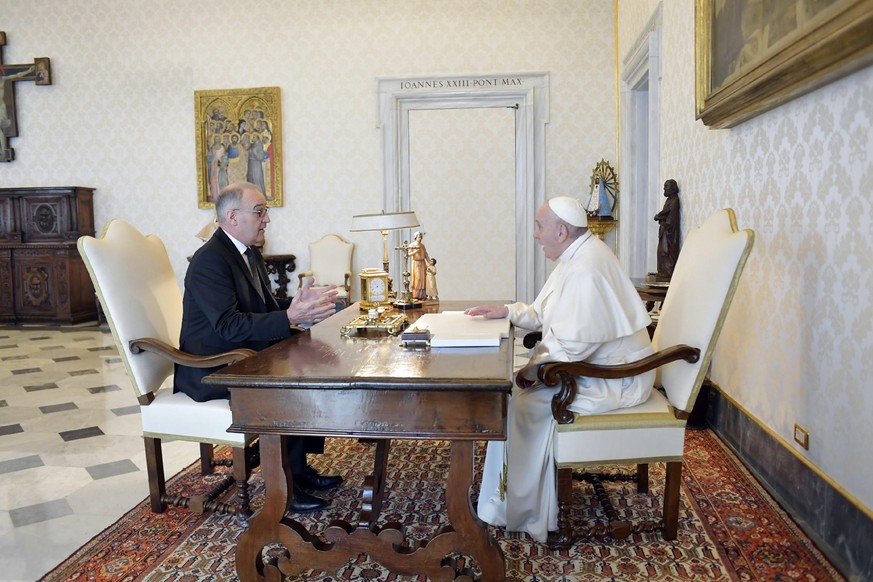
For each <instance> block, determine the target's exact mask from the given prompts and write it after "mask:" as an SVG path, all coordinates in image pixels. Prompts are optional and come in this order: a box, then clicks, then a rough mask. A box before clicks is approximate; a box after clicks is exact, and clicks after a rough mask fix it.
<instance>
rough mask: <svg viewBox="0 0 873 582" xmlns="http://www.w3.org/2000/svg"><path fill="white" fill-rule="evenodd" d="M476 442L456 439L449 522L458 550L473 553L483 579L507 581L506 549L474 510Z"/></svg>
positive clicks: (448, 491)
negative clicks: (472, 489)
mask: <svg viewBox="0 0 873 582" xmlns="http://www.w3.org/2000/svg"><path fill="white" fill-rule="evenodd" d="M475 445H476V443H475V442H474V441H452V452H451V460H450V464H449V478H448V482H447V483H446V505H448V510H449V523H451V524H452V528H453V529H454V530H455V533H456V535H457V539H456V541H455V547H456V550H457V551H459V552H460V553H462V554H466V555H469V556H472V557H473V558H474V559H475V560H476V561H477V562H478V563H479V567H480V568H481V569H482V579H483V580H488V581H491V580H495V581H500V580H504V579H505V577H506V565H505V562H504V557H503V550H501V549H500V545H499V544H498V543H497V540H495V539H494V538H493V537H491V535H490V534H489V533H488V526H487V525H486V524H485V522H483V521H482V520H481V519H479V518H478V517H477V516H476V514H475V513H474V511H473V503H472V501H470V486H471V485H472V483H473V448H474V447H475Z"/></svg>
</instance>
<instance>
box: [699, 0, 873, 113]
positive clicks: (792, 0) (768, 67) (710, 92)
mask: <svg viewBox="0 0 873 582" xmlns="http://www.w3.org/2000/svg"><path fill="white" fill-rule="evenodd" d="M695 43H696V47H695V48H696V65H697V75H696V77H697V78H696V101H697V118H698V119H701V120H703V123H704V124H705V125H707V126H709V127H716V128H719V127H733V126H735V125H737V124H738V123H741V122H743V121H746V120H748V119H750V118H752V117H754V116H756V115H759V114H761V113H763V112H765V111H768V110H770V109H772V108H774V107H776V106H778V105H781V104H782V103H785V102H786V101H789V100H791V99H794V98H795V97H799V96H800V95H803V94H804V93H808V92H809V91H812V90H813V89H816V88H818V87H821V86H822V85H825V84H826V83H829V82H831V81H834V80H836V79H838V78H840V77H843V76H845V75H847V74H849V73H851V72H853V71H856V70H858V69H860V68H862V67H864V66H866V65H869V64H870V63H871V62H873V0H696V13H695Z"/></svg>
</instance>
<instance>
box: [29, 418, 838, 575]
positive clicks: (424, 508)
mask: <svg viewBox="0 0 873 582" xmlns="http://www.w3.org/2000/svg"><path fill="white" fill-rule="evenodd" d="M448 451H449V446H448V443H447V442H425V441H394V442H393V443H392V450H391V456H390V459H389V476H388V487H389V490H388V494H387V497H386V502H385V506H384V507H383V512H382V517H381V520H380V521H381V522H382V523H384V522H387V521H403V522H404V523H406V524H407V530H406V535H407V537H408V538H411V539H426V538H429V537H430V536H431V535H432V534H433V533H434V532H435V531H436V530H437V529H438V528H439V527H440V526H442V525H445V517H444V515H443V513H444V512H443V509H444V507H443V505H444V501H445V498H444V492H443V490H442V483H443V480H444V477H445V474H446V471H447V468H448ZM483 452H484V446H483V447H480V450H479V453H480V454H479V455H477V458H476V467H477V472H478V471H480V470H481V461H482V457H481V454H482V453H483ZM372 453H373V446H372V445H371V444H366V443H360V442H358V441H357V440H352V439H329V440H328V443H327V451H326V454H325V455H321V456H319V457H316V458H317V461H316V465H317V468H318V469H319V470H321V471H323V472H329V473H341V474H343V475H344V476H345V477H346V482H345V483H344V484H343V486H342V487H340V488H339V489H338V490H336V491H333V492H330V494H329V495H330V498H331V499H332V504H331V506H330V507H328V508H327V509H326V510H325V511H323V512H322V513H317V514H313V515H310V516H303V517H299V518H298V519H299V521H300V522H301V523H302V524H303V525H304V526H305V527H308V528H309V530H310V531H311V532H312V533H316V534H317V533H318V532H320V531H321V528H322V527H323V526H322V525H321V524H322V523H326V522H327V521H329V520H330V519H336V518H338V519H345V520H348V521H354V519H355V516H356V515H357V512H358V510H359V507H360V503H361V502H360V499H359V492H358V490H357V486H359V484H360V483H361V482H362V481H363V478H364V476H365V475H366V474H367V473H369V472H370V469H371V467H372ZM225 454H226V451H225ZM198 472H199V469H198V467H197V464H193V465H191V467H189V468H187V469H185V470H183V471H182V472H181V473H179V475H177V476H176V477H175V478H173V479H172V480H171V482H170V484H169V487H168V490H169V491H171V492H172V491H177V490H187V491H192V490H194V489H196V487H197V485H196V483H197V481H198V480H199V479H200V477H199V475H198ZM649 476H650V479H651V484H652V487H651V492H652V494H637V493H636V486H635V485H634V484H633V483H625V482H607V483H605V485H606V486H607V488H608V489H610V490H611V491H612V493H613V494H612V498H613V499H614V500H618V499H622V500H623V501H621V502H620V503H616V509H617V511H618V512H619V514H620V516H621V517H623V518H624V517H630V518H632V519H637V520H642V521H643V522H646V521H648V522H653V521H657V520H659V519H660V518H661V493H662V491H663V484H664V471H663V467H662V466H659V465H653V466H651V467H650V475H649ZM477 482H478V481H477ZM252 485H253V489H254V501H253V506H254V507H255V508H257V507H259V506H260V505H261V504H262V503H263V481H262V480H261V478H260V474H259V473H256V474H255V475H254V476H253V477H252ZM232 493H233V491H231V494H232ZM574 499H575V504H576V507H575V508H574V514H575V516H576V517H575V518H574V519H577V520H578V522H579V523H580V524H581V525H583V526H588V527H591V528H592V529H597V528H599V527H602V525H603V524H604V523H605V522H606V519H605V516H604V514H603V511H602V508H601V507H600V506H599V504H598V502H597V499H596V497H595V496H594V495H593V492H592V491H591V489H590V486H589V485H587V484H584V483H577V484H576V491H575V496H574ZM474 506H475V505H474ZM410 514H412V515H414V516H415V518H414V522H412V521H410V519H407V518H406V517H405V516H407V515H410ZM643 529H645V528H643ZM491 531H492V534H493V535H494V536H495V537H496V539H497V540H498V542H499V543H500V545H501V547H502V548H503V551H504V553H505V556H506V574H507V580H513V581H517V580H536V581H542V582H557V581H575V580H697V579H704V578H705V579H709V580H731V581H736V580H815V581H821V580H843V578H842V577H841V576H840V575H839V573H838V572H837V571H836V570H835V569H834V568H833V566H831V564H829V563H828V561H827V559H826V558H825V557H824V556H823V555H822V553H821V552H820V551H819V550H818V549H816V547H815V546H814V545H813V544H812V542H811V541H810V540H809V539H808V538H807V537H806V536H805V535H804V534H803V532H802V531H801V530H800V529H799V528H798V527H797V525H796V524H795V523H794V522H792V520H791V519H790V518H789V517H788V516H787V515H786V514H785V512H783V511H782V509H781V508H780V507H779V506H778V504H777V503H776V502H775V501H774V500H773V499H772V498H771V497H770V496H769V495H768V494H767V492H766V491H764V490H763V489H762V488H761V486H760V485H759V484H758V483H757V482H756V481H755V479H754V478H753V477H752V476H751V475H750V474H749V473H748V471H747V470H746V469H745V467H743V465H742V464H741V463H740V462H739V460H738V459H737V458H736V457H735V456H734V455H733V454H732V453H731V452H730V451H729V450H728V449H727V447H725V446H724V444H723V443H722V442H721V441H720V440H719V439H718V437H716V436H715V435H714V434H713V433H712V432H710V431H708V430H707V431H687V437H686V460H685V467H684V470H683V484H682V495H681V508H680V520H679V538H678V540H676V541H675V542H665V541H664V540H663V539H662V538H661V535H660V533H658V532H652V533H635V534H633V535H632V536H631V537H630V538H629V539H627V540H624V541H615V540H611V539H600V540H598V539H588V540H583V541H580V542H577V543H576V544H575V545H573V546H572V547H571V548H570V549H569V550H567V551H562V552H558V553H552V552H550V551H549V550H548V549H547V548H546V547H545V546H544V545H542V544H538V543H536V542H535V541H533V540H532V539H531V538H530V537H528V536H527V535H526V534H514V533H513V534H507V533H506V532H505V531H504V530H503V529H501V528H492V529H491ZM241 532H242V527H241V526H240V525H239V524H238V523H237V521H236V520H235V519H234V518H232V517H227V516H219V515H210V516H205V517H204V516H198V515H195V514H192V513H190V512H188V511H187V510H181V509H177V508H171V509H169V510H168V511H167V512H165V513H164V514H162V515H155V514H153V513H152V512H151V511H150V509H149V506H148V502H147V500H144V501H143V502H142V503H140V504H139V505H138V506H136V507H135V508H133V509H132V510H131V511H130V512H129V513H128V514H127V515H125V516H124V517H122V518H121V519H120V520H118V522H116V523H115V524H113V525H112V526H110V527H108V528H107V529H106V530H105V531H103V532H102V533H101V534H99V535H98V536H96V537H95V538H94V539H92V540H91V541H90V542H88V543H87V544H85V545H84V546H83V547H82V548H81V549H79V550H78V551H77V552H76V553H74V554H73V555H72V556H70V557H69V558H67V559H66V560H65V561H64V562H63V563H62V564H60V565H59V566H58V567H57V568H55V569H54V570H53V571H51V572H50V573H48V574H47V575H46V576H45V577H44V578H43V580H46V581H58V580H83V581H84V580H93V581H135V580H137V581H138V580H152V581H157V580H171V579H172V580H181V581H195V580H210V581H216V582H223V581H229V580H235V579H236V573H235V570H234V551H235V547H236V541H237V540H238V539H239V536H240V534H241ZM474 569H475V564H474ZM299 579H300V580H329V581H339V580H372V581H376V580H415V581H419V580H423V579H424V578H423V577H409V576H406V577H402V576H397V575H394V574H390V573H388V572H386V571H384V570H383V569H382V568H381V567H380V566H379V564H377V563H374V562H372V561H370V560H368V559H367V557H366V556H365V555H362V556H360V557H359V558H358V559H357V560H354V561H352V562H350V563H348V564H346V566H345V567H343V569H342V570H341V571H339V572H328V573H324V572H309V573H308V574H307V575H306V576H304V577H302V578H299ZM486 582H488V581H486Z"/></svg>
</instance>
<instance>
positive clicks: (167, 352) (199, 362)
mask: <svg viewBox="0 0 873 582" xmlns="http://www.w3.org/2000/svg"><path fill="white" fill-rule="evenodd" d="M129 346H130V351H131V353H134V354H140V353H142V352H151V353H153V354H158V355H159V356H163V357H164V358H166V359H167V360H170V361H171V362H173V363H175V364H179V365H182V366H188V367H191V368H214V367H215V366H223V365H225V364H232V363H234V362H238V361H239V360H242V359H244V358H248V357H249V356H252V355H254V354H255V351H254V350H249V349H239V350H231V351H229V352H223V353H221V354H214V355H211V356H197V355H194V354H189V353H187V352H183V351H181V350H178V349H176V348H174V347H173V346H171V345H170V344H168V343H166V342H162V341H161V340H159V339H155V338H152V337H144V338H140V339H135V340H130V344H129Z"/></svg>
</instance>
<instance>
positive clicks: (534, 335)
mask: <svg viewBox="0 0 873 582" xmlns="http://www.w3.org/2000/svg"><path fill="white" fill-rule="evenodd" d="M542 339H543V332H541V331H532V332H530V333H526V334H524V339H523V340H521V343H522V344H524V347H526V348H527V349H531V348H532V347H534V346H535V345H537V344H538V343H539V342H540V341H542Z"/></svg>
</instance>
